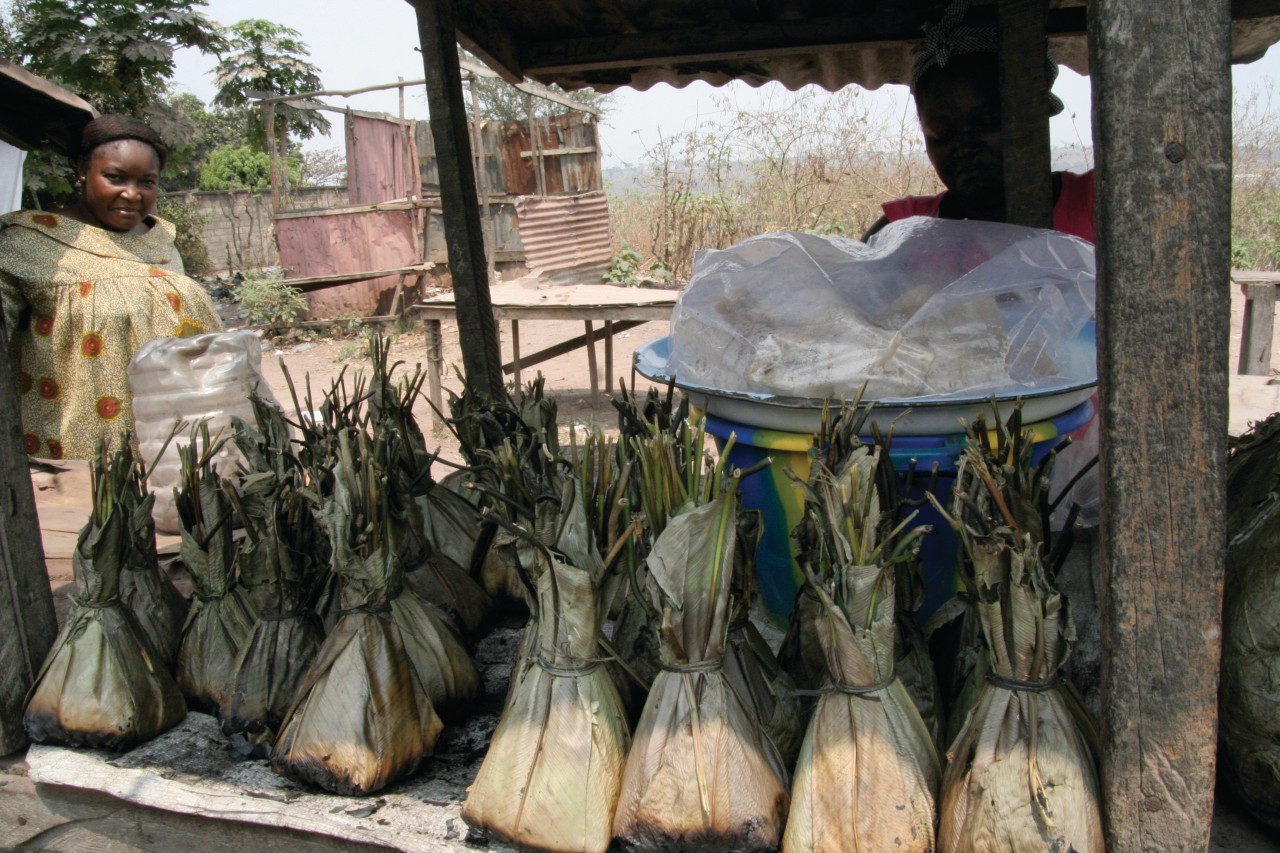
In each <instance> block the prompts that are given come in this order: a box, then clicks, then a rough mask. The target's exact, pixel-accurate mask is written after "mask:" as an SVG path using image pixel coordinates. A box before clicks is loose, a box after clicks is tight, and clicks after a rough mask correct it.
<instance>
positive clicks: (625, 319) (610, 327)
mask: <svg viewBox="0 0 1280 853" xmlns="http://www.w3.org/2000/svg"><path fill="white" fill-rule="evenodd" d="M489 295H490V298H491V300H492V302H493V318H494V320H495V321H496V322H498V323H501V322H502V321H503V320H508V321H510V323H511V361H509V362H507V363H506V364H504V365H502V370H503V372H504V373H505V374H508V375H510V376H512V378H513V379H514V380H515V383H516V386H517V387H519V385H520V370H521V368H523V367H529V366H531V365H534V364H539V363H541V362H543V361H546V360H547V359H549V358H554V357H555V356H558V355H564V354H565V353H567V352H572V351H573V350H575V349H580V348H582V347H586V350H587V367H588V371H589V373H590V376H591V399H592V401H593V402H595V401H596V400H597V399H598V397H599V394H600V378H599V372H598V370H597V367H596V347H595V342H596V341H597V340H600V339H601V338H603V339H604V374H605V376H606V377H607V380H606V381H607V382H609V383H612V381H613V336H614V335H615V334H617V333H618V332H621V331H623V330H625V329H630V328H632V327H633V326H638V325H640V324H641V323H647V322H650V321H653V320H670V319H671V309H672V308H674V307H675V304H676V298H677V297H678V296H679V295H680V294H679V291H676V290H657V289H654V288H640V287H616V286H614V285H610V284H575V285H553V284H544V285H540V286H535V285H527V284H520V283H509V284H501V285H497V286H495V287H493V288H491V289H490V291H489ZM413 310H414V311H416V312H417V313H418V314H419V315H420V316H421V317H422V323H423V328H424V331H425V332H426V338H427V341H426V343H427V387H428V394H429V395H430V399H431V404H432V405H433V406H435V408H436V411H441V412H442V411H444V409H443V408H442V404H443V401H442V399H441V392H440V375H441V371H442V369H443V362H444V356H443V344H442V339H441V335H440V321H441V320H452V319H454V316H455V312H456V305H455V304H454V301H453V294H452V293H444V294H441V295H439V296H435V297H432V298H431V299H427V300H424V301H422V302H419V303H417V304H416V305H414V306H413ZM521 320H581V321H582V323H583V325H584V327H585V334H582V335H579V336H577V337H574V338H570V339H569V340H567V341H564V342H562V343H559V344H556V345H555V346H551V347H547V348H546V349H543V350H539V351H538V352H535V353H532V354H530V355H525V356H522V355H521V354H520V321H521ZM596 323H601V324H603V328H601V329H597V328H596V327H595V324H596Z"/></svg>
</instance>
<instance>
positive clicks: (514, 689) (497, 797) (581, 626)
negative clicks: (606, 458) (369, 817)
mask: <svg viewBox="0 0 1280 853" xmlns="http://www.w3.org/2000/svg"><path fill="white" fill-rule="evenodd" d="M538 506H539V508H540V511H541V512H542V513H543V514H544V516H545V515H546V510H548V509H549V510H550V514H551V515H553V516H554V517H553V518H551V519H545V520H544V522H543V523H538V520H537V519H535V520H534V524H533V525H532V527H533V528H534V529H540V530H543V531H549V532H550V535H551V537H552V538H553V541H552V542H550V543H546V544H544V543H542V542H540V541H537V539H536V538H534V541H533V542H532V546H533V547H532V550H533V552H534V553H535V554H536V562H533V563H531V564H529V565H528V566H526V565H525V563H524V562H523V561H522V562H521V564H520V568H521V571H525V572H527V580H528V583H529V584H530V586H531V587H532V588H533V590H534V591H535V593H536V595H534V596H532V597H531V601H532V602H533V606H532V609H531V613H532V620H531V622H530V624H529V626H528V627H527V628H526V629H525V630H526V632H527V634H526V641H525V642H524V644H523V648H522V657H521V659H520V660H518V661H517V662H516V665H515V667H514V668H513V671H512V683H511V688H510V693H509V694H508V697H507V705H506V708H505V709H504V710H503V713H502V719H501V720H500V721H499V722H498V727H497V730H496V731H494V733H493V739H492V741H491V742H490V744H489V751H488V753H486V755H485V759H484V764H483V765H482V766H481V768H480V772H479V774H478V775H477V776H476V780H475V783H474V784H473V785H472V786H471V789H470V791H469V793H468V795H467V801H466V804H465V805H464V806H463V809H462V816H463V817H464V818H466V819H467V821H468V822H470V823H472V824H474V825H476V826H482V827H485V828H487V829H488V830H490V831H491V832H493V833H495V834H496V835H498V836H500V837H502V838H504V839H506V840H508V841H512V842H515V843H517V844H521V845H525V846H528V847H534V848H537V849H540V850H556V851H595V853H603V851H605V850H606V849H607V848H608V847H609V843H610V841H611V840H612V838H613V813H614V806H615V805H616V803H617V800H618V793H619V789H620V787H621V782H622V767H623V762H624V761H625V757H626V753H627V746H628V744H629V742H630V732H629V730H628V727H627V720H626V714H625V711H624V710H623V706H622V700H621V698H620V697H619V695H618V690H617V688H616V687H615V686H614V682H613V680H612V679H611V678H610V677H609V674H608V672H607V670H606V669H605V668H604V667H603V666H601V662H602V661H603V653H602V651H601V649H600V625H601V621H602V619H603V613H602V610H601V603H600V583H601V581H602V579H603V576H604V564H603V562H602V561H601V559H600V557H599V555H598V553H597V552H596V548H595V543H594V541H593V537H592V535H591V530H590V527H589V525H588V523H587V516H586V513H585V512H584V510H583V506H582V503H581V499H580V496H579V494H578V490H577V488H576V481H575V480H574V479H572V478H567V479H565V480H564V482H563V485H562V489H561V495H560V499H559V500H558V501H550V500H547V501H542V502H540V503H539V504H538ZM522 535H528V536H531V537H533V536H534V534H533V533H532V532H527V531H526V532H525V533H524V534H522ZM526 553H527V552H526Z"/></svg>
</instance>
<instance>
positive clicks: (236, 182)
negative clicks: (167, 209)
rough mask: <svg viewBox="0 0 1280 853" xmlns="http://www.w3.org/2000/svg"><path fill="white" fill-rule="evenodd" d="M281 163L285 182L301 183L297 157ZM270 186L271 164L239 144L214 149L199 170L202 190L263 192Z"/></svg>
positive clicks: (262, 156) (263, 157)
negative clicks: (285, 178)
mask: <svg viewBox="0 0 1280 853" xmlns="http://www.w3.org/2000/svg"><path fill="white" fill-rule="evenodd" d="M285 162H286V163H287V168H288V171H289V180H290V182H291V183H293V184H294V185H295V186H296V185H298V184H299V182H301V180H302V163H301V161H300V159H299V158H298V157H292V156H291V157H288V158H286V160H285ZM270 186H271V161H270V158H269V157H267V155H266V154H264V153H263V152H261V151H259V150H257V149H256V148H250V147H249V146H247V145H241V146H239V147H236V148H230V147H227V148H217V149H215V150H213V151H212V152H210V154H209V159H208V160H207V161H206V162H205V164H204V166H202V167H201V169H200V189H202V190H240V189H248V190H265V189H267V188H269V187H270Z"/></svg>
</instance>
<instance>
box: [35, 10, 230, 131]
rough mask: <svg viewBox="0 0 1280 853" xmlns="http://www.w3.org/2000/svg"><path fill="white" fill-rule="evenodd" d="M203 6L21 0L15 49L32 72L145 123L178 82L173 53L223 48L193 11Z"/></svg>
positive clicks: (103, 108)
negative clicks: (185, 49) (182, 49)
mask: <svg viewBox="0 0 1280 853" xmlns="http://www.w3.org/2000/svg"><path fill="white" fill-rule="evenodd" d="M204 5H206V4H205V3H204V2H203V0H194V2H189V0H127V1H126V0H20V2H18V3H16V4H15V5H14V7H13V22H14V25H15V36H16V42H17V45H18V48H19V50H20V51H21V55H22V57H23V64H24V65H25V66H26V67H27V69H28V70H30V71H32V72H34V73H36V74H39V75H41V76H43V77H48V78H50V79H52V80H55V81H57V82H59V83H61V84H63V85H64V86H66V87H67V88H69V89H71V90H73V91H75V92H77V93H79V94H80V96H81V97H83V98H85V100H87V101H89V102H90V103H92V104H93V105H94V106H95V107H97V108H98V109H99V110H100V111H102V112H104V113H108V112H113V113H125V114H128V115H137V116H143V115H145V114H146V113H147V110H148V108H149V107H152V106H153V105H154V104H156V103H157V102H159V101H160V100H161V99H162V98H163V96H164V94H165V90H166V87H167V84H168V81H169V80H170V79H172V77H173V74H174V62H173V53H174V50H175V49H176V48H179V47H194V48H197V49H198V50H200V51H202V52H204V53H214V52H217V51H219V50H221V49H223V47H224V42H223V39H222V37H221V36H220V35H219V34H218V32H217V28H216V26H215V25H214V24H213V22H211V21H210V20H209V19H208V18H206V17H205V16H204V15H202V14H201V13H200V12H199V11H197V10H196V9H195V8H194V7H200V6H204Z"/></svg>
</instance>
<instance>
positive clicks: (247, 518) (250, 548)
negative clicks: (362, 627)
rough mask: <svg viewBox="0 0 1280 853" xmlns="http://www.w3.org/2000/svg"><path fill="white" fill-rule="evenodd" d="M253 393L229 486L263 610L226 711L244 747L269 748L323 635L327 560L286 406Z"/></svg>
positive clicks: (246, 564) (236, 666)
mask: <svg viewBox="0 0 1280 853" xmlns="http://www.w3.org/2000/svg"><path fill="white" fill-rule="evenodd" d="M252 403H253V407H254V414H255V421H256V427H255V426H250V425H248V424H245V423H244V422H242V421H239V419H233V423H234V424H235V427H236V438H235V440H236V444H237V446H238V447H239V449H240V453H241V456H242V457H243V458H244V460H245V462H246V466H247V470H245V471H244V472H243V473H242V475H241V476H240V477H239V478H238V479H237V480H236V481H234V482H233V481H230V480H223V483H222V486H223V489H224V490H225V491H226V493H227V496H228V497H229V498H230V500H231V502H232V504H233V505H234V507H235V509H236V512H237V514H238V515H239V516H240V518H241V519H242V520H243V522H244V527H245V532H246V534H247V535H246V537H245V539H244V540H243V542H242V543H241V549H242V550H241V554H240V562H239V566H240V581H241V583H242V584H243V586H244V587H245V589H246V590H247V591H248V596H249V600H250V602H251V603H252V605H253V608H254V610H255V611H256V612H257V614H258V618H257V620H256V621H255V623H254V626H253V630H252V632H251V633H250V635H249V637H248V638H247V639H246V640H245V642H244V643H242V644H241V646H240V652H239V653H238V654H237V655H236V658H235V661H234V662H233V663H232V666H231V675H230V678H229V680H228V685H227V690H226V692H225V694H224V696H223V700H222V703H221V705H220V708H219V716H220V717H221V719H222V731H223V733H224V734H226V735H229V736H231V738H232V742H233V744H235V745H236V746H237V747H238V748H239V749H240V751H242V752H248V753H251V754H253V755H258V756H260V757H266V756H267V755H269V754H270V750H271V744H272V743H273V742H274V741H275V735H276V732H277V731H278V730H279V727H280V724H281V723H282V722H283V720H284V715H285V712H286V711H287V710H288V708H289V703H290V702H291V701H292V699H293V695H294V693H295V692H296V691H297V688H298V684H299V683H300V682H301V681H302V677H303V675H304V674H305V672H306V669H307V667H308V666H309V665H310V663H311V660H312V658H314V657H315V654H316V652H317V650H318V649H319V648H320V643H321V641H322V640H323V638H324V632H323V630H322V628H321V625H320V620H319V617H318V616H317V615H316V613H315V599H316V598H317V597H318V595H319V592H320V589H321V582H322V578H323V577H324V575H325V573H326V572H327V571H328V567H327V566H323V565H321V564H320V562H319V557H318V554H319V553H320V551H321V549H319V548H318V547H317V539H319V538H320V533H319V531H318V528H317V525H316V523H315V519H314V516H313V515H312V512H311V504H312V501H311V497H310V495H309V494H308V492H307V482H306V475H305V472H304V470H303V468H302V465H301V462H300V461H299V460H298V458H297V456H296V455H294V453H293V452H292V449H291V441H290V437H289V427H288V424H287V423H286V422H285V419H284V415H283V414H282V413H281V412H280V410H279V409H277V408H276V407H275V406H273V405H271V404H270V403H267V402H266V401H264V400H262V399H260V398H258V397H254V398H252Z"/></svg>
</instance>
